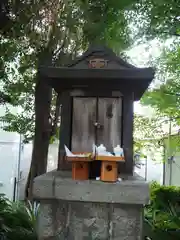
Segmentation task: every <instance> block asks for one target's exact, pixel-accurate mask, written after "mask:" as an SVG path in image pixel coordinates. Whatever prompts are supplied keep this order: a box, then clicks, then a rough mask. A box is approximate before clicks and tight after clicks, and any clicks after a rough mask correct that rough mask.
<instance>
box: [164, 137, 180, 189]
mask: <svg viewBox="0 0 180 240" xmlns="http://www.w3.org/2000/svg"><path fill="white" fill-rule="evenodd" d="M164 154H165V162H164V165H165V177H164V179H165V185H168V186H171V185H172V186H180V134H179V132H176V133H174V134H171V135H170V136H167V137H165V138H164Z"/></svg>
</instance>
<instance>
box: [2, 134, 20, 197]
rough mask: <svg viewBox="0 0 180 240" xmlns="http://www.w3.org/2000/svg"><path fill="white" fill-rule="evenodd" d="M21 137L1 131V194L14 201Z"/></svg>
mask: <svg viewBox="0 0 180 240" xmlns="http://www.w3.org/2000/svg"><path fill="white" fill-rule="evenodd" d="M18 141H19V135H18V134H16V133H9V132H5V131H3V130H2V129H0V183H1V184H0V193H4V194H6V195H7V197H9V198H10V199H13V189H14V177H15V176H16V168H17V160H18V149H19V143H18Z"/></svg>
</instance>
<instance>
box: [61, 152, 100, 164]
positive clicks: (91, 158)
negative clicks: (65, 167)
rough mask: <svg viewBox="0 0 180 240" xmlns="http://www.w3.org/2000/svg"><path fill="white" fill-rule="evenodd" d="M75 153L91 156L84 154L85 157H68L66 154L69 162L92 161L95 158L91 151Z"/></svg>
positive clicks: (76, 153)
mask: <svg viewBox="0 0 180 240" xmlns="http://www.w3.org/2000/svg"><path fill="white" fill-rule="evenodd" d="M73 154H75V155H80V154H83V155H85V154H89V156H87V157H86V156H84V157H79V156H72V157H68V156H66V157H65V158H66V160H67V161H69V162H92V161H94V160H95V158H94V157H92V155H91V153H82V152H81V153H79V152H73Z"/></svg>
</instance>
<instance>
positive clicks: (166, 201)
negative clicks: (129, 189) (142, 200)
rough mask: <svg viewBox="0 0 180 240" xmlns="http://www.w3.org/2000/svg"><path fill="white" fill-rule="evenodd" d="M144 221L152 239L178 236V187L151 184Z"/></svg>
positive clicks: (179, 222) (179, 215)
mask: <svg viewBox="0 0 180 240" xmlns="http://www.w3.org/2000/svg"><path fill="white" fill-rule="evenodd" d="M145 222H146V224H148V225H149V226H150V228H151V234H150V235H151V236H150V237H152V236H154V238H152V239H158V237H159V238H160V237H165V239H179V238H180V232H179V229H180V188H179V187H174V186H170V187H169V186H161V185H159V184H157V183H156V182H154V183H152V184H151V203H150V205H149V206H147V207H146V208H145Z"/></svg>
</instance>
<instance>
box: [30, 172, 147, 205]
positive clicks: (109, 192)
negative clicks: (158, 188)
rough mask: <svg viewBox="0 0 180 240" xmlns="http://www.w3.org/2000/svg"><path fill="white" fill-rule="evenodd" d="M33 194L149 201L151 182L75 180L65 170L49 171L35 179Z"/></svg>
mask: <svg viewBox="0 0 180 240" xmlns="http://www.w3.org/2000/svg"><path fill="white" fill-rule="evenodd" d="M33 194H34V198H35V199H36V198H37V199H45V198H46V199H61V200H69V201H90V202H105V203H129V204H147V203H148V202H149V186H148V184H147V183H145V182H144V181H141V180H123V181H121V182H117V183H104V182H101V181H90V180H88V181H74V180H72V179H71V178H70V177H69V176H66V174H65V173H63V172H50V173H47V174H45V175H42V176H40V177H37V178H36V179H35V181H34V188H33Z"/></svg>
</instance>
